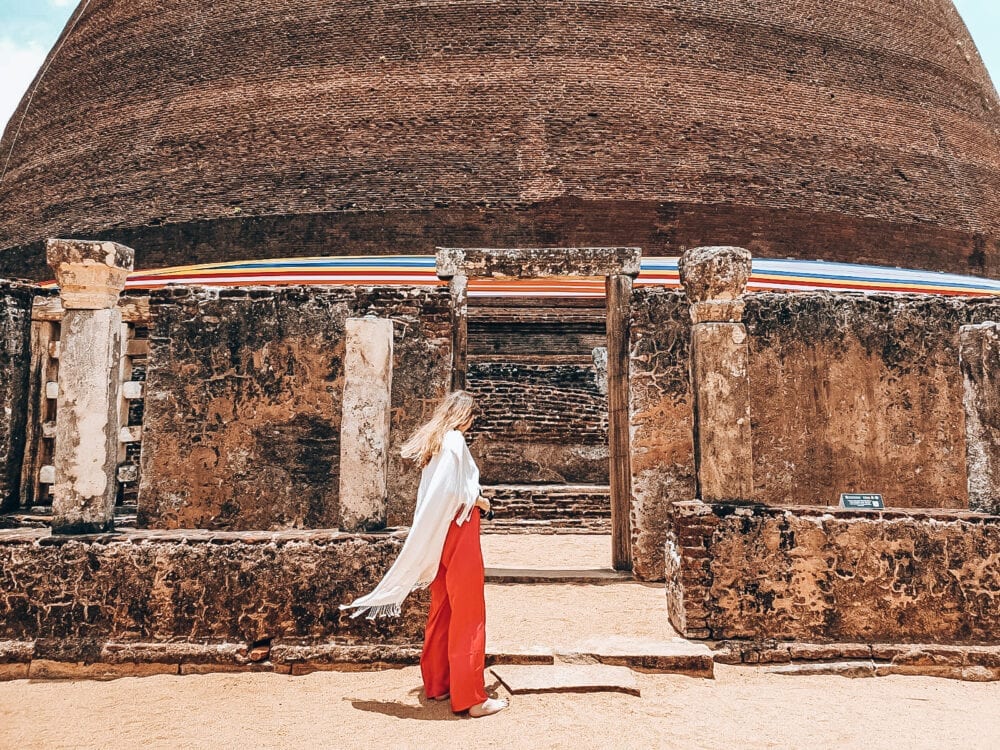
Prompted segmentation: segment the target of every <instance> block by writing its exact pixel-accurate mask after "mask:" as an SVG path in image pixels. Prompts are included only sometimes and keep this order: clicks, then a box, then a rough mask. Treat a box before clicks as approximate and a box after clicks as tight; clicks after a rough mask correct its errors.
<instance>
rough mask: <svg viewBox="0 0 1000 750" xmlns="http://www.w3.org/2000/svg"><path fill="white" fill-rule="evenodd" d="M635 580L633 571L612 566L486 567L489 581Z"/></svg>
mask: <svg viewBox="0 0 1000 750" xmlns="http://www.w3.org/2000/svg"><path fill="white" fill-rule="evenodd" d="M631 580H633V578H632V574H631V573H625V572H622V571H619V570H611V569H610V568H591V569H588V568H563V569H559V568H486V582H487V583H589V584H596V585H601V584H610V583H622V582H623V581H631Z"/></svg>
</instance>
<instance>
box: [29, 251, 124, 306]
mask: <svg viewBox="0 0 1000 750" xmlns="http://www.w3.org/2000/svg"><path fill="white" fill-rule="evenodd" d="M45 253H46V260H47V261H48V264H49V266H50V267H51V268H52V270H53V271H55V274H56V280H57V281H58V283H59V297H60V299H61V300H62V306H63V308H64V309H66V310H70V309H76V310H100V309H106V308H111V307H114V306H115V305H116V304H118V296H119V295H120V294H121V291H122V290H123V289H124V288H125V280H126V279H127V278H128V275H129V273H130V272H131V271H132V267H133V263H134V260H135V251H134V250H132V249H131V248H129V247H125V246H124V245H119V244H118V243H116V242H93V241H89V240H61V239H50V240H48V241H47V242H46V246H45Z"/></svg>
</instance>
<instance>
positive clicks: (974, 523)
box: [667, 501, 1000, 643]
mask: <svg viewBox="0 0 1000 750" xmlns="http://www.w3.org/2000/svg"><path fill="white" fill-rule="evenodd" d="M667 601H668V607H669V612H670V618H671V622H672V623H673V624H674V626H675V627H676V628H677V629H678V631H679V632H681V633H682V634H684V635H687V636H688V637H694V638H712V639H729V638H734V639H755V640H765V639H767V640H770V639H773V640H804V641H810V640H811V641H841V642H861V643H879V642H882V643H884V642H889V643H892V642H898V643H906V642H910V643H977V642H994V643H995V642H996V641H997V640H998V639H1000V517H997V516H988V515H982V514H977V513H970V512H968V511H947V510H936V511H921V510H910V511H903V510H900V511H884V512H874V511H844V510H827V509H824V510H822V511H819V510H816V509H813V508H807V507H789V508H774V507H764V506H734V505H727V504H712V505H706V504H703V503H700V502H697V501H694V502H683V503H677V504H676V505H674V506H673V509H672V516H671V531H670V533H669V535H668V540H667Z"/></svg>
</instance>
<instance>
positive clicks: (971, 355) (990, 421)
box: [959, 322, 1000, 513]
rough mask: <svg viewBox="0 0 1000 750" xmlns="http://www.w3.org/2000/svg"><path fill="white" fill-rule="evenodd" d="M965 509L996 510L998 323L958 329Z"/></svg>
mask: <svg viewBox="0 0 1000 750" xmlns="http://www.w3.org/2000/svg"><path fill="white" fill-rule="evenodd" d="M959 362H960V364H961V368H962V382H963V386H964V393H963V396H962V404H963V406H964V407H965V456H966V465H967V467H968V473H969V480H968V481H969V509H970V510H976V511H981V512H983V513H1000V323H995V322H989V323H980V324H979V325H969V326H962V328H961V330H960V331H959Z"/></svg>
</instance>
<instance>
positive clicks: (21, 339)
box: [0, 281, 34, 510]
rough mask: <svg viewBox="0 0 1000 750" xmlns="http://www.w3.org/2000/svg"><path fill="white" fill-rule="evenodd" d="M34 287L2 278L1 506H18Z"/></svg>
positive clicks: (0, 363)
mask: <svg viewBox="0 0 1000 750" xmlns="http://www.w3.org/2000/svg"><path fill="white" fill-rule="evenodd" d="M33 298H34V287H33V286H31V285H29V284H22V283H18V282H16V281H0V510H9V509H11V508H15V507H17V504H18V488H19V486H20V480H21V462H22V459H23V457H24V429H25V419H26V417H27V409H28V373H29V370H30V365H31V362H30V359H31V354H30V339H31V302H32V299H33Z"/></svg>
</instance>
